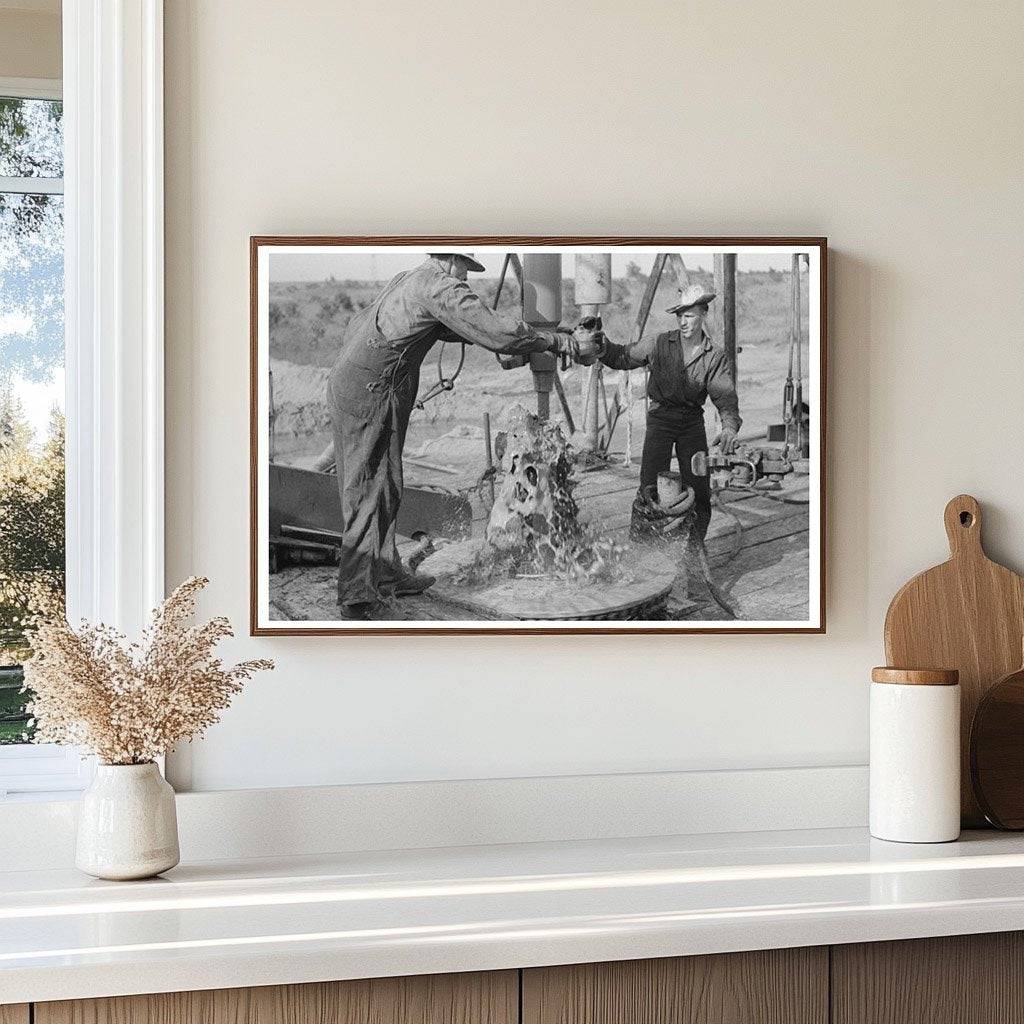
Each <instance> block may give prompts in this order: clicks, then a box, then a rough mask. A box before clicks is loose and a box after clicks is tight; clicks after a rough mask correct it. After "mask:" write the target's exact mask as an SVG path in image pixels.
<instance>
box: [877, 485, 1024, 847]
mask: <svg viewBox="0 0 1024 1024" xmlns="http://www.w3.org/2000/svg"><path fill="white" fill-rule="evenodd" d="M981 520H982V514H981V507H980V506H979V505H978V502H977V501H976V500H975V499H974V498H972V497H971V496H970V495H969V494H961V495H958V496H957V497H955V498H953V500H952V501H950V502H949V504H948V505H947V506H946V512H945V522H946V536H948V537H949V555H950V557H949V561H948V562H943V563H942V565H937V566H935V567H934V568H932V569H928V570H926V571H925V572H923V573H921V574H920V575H918V576H915V577H914V578H913V579H912V580H911V581H910V582H909V583H907V584H905V585H904V586H903V588H902V589H901V590H900V591H899V592H898V593H897V594H896V596H895V597H894V598H893V599H892V603H891V604H890V605H889V611H888V612H887V613H886V616H885V657H886V661H887V663H888V664H889V665H892V666H894V667H896V668H955V669H959V671H960V688H961V693H962V701H963V703H962V711H961V715H962V717H961V725H960V813H961V817H962V819H963V824H964V827H973V828H977V827H983V826H984V825H985V818H984V815H983V814H982V813H981V808H980V807H979V806H978V803H977V801H976V800H975V798H974V794H973V792H972V789H971V771H970V734H971V722H972V721H973V719H974V712H975V710H976V708H977V706H978V702H979V701H980V700H981V698H982V697H983V696H984V694H985V692H986V691H987V690H988V688H989V687H990V686H992V684H994V683H996V682H998V681H999V680H1000V679H1002V678H1003V677H1004V676H1006V675H1009V674H1010V673H1011V672H1013V671H1014V670H1015V669H1017V668H1019V667H1020V651H1021V637H1022V636H1024V579H1022V578H1021V577H1020V576H1018V575H1017V574H1016V573H1015V572H1011V571H1010V570H1009V569H1007V568H1005V567H1004V566H1002V565H998V564H997V563H996V562H993V561H992V560H991V559H990V558H989V557H988V556H987V555H986V554H985V552H984V550H983V549H982V546H981Z"/></svg>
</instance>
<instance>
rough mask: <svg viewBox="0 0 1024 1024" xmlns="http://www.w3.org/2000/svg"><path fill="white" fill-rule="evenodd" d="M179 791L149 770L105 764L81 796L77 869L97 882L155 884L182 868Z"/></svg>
mask: <svg viewBox="0 0 1024 1024" xmlns="http://www.w3.org/2000/svg"><path fill="white" fill-rule="evenodd" d="M178 857H179V854H178V819H177V814H176V812H175V806H174V790H173V789H172V788H171V786H170V784H169V783H168V782H167V781H166V780H165V779H164V777H163V776H162V775H161V774H160V769H159V768H158V767H157V766H156V765H155V764H153V763H152V762H149V763H148V764H124V765H122V764H100V765H97V766H96V774H95V776H94V777H93V781H92V785H91V786H89V788H88V789H87V790H86V791H85V792H84V793H83V794H82V800H81V806H80V808H79V816H78V846H77V849H76V851H75V864H76V866H77V867H78V868H79V870H81V871H84V872H85V873H86V874H89V875H94V876H95V877H96V878H109V879H114V880H117V881H124V880H127V879H131V878H150V877H152V876H153V875H158V874H160V872H161V871H167V870H169V869H170V868H173V867H174V865H175V864H177V863H178Z"/></svg>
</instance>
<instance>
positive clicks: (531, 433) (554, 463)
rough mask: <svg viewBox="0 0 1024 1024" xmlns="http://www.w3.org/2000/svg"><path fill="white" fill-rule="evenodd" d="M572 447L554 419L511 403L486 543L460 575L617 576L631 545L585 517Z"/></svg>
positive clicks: (478, 578)
mask: <svg viewBox="0 0 1024 1024" xmlns="http://www.w3.org/2000/svg"><path fill="white" fill-rule="evenodd" d="M573 463H574V453H573V449H572V446H571V445H570V444H569V443H568V441H566V439H565V438H564V437H563V435H562V431H561V429H560V428H559V427H558V426H557V425H556V424H552V423H543V422H541V421H540V420H539V419H538V418H537V417H536V416H534V415H532V414H531V413H529V412H527V410H526V409H524V408H523V407H522V406H521V405H517V406H514V407H513V408H512V409H511V410H509V414H508V429H507V432H506V434H505V441H504V452H503V453H502V454H501V465H502V469H503V470H504V473H505V477H504V480H503V482H502V485H501V489H500V491H499V492H498V493H497V494H496V495H495V499H494V505H493V507H492V508H491V514H490V518H489V520H488V523H487V529H486V531H485V535H484V536H485V542H484V543H483V544H481V545H479V546H478V547H477V549H476V551H475V557H474V558H473V559H472V561H471V562H469V563H468V564H466V565H465V566H463V567H462V568H461V569H460V570H459V571H458V572H456V573H455V575H454V577H453V578H455V579H457V580H458V581H459V582H463V583H469V584H474V583H483V582H486V581H489V580H493V579H494V578H496V577H502V576H511V577H519V578H540V577H543V578H549V579H558V580H563V581H567V582H575V583H587V582H592V581H600V582H605V583H609V582H614V581H615V580H616V579H618V578H619V576H620V564H621V561H622V556H623V554H624V552H625V550H626V549H625V548H624V547H623V546H622V545H619V544H616V543H615V542H614V541H611V540H609V539H607V538H605V537H601V536H600V535H599V534H598V533H597V532H596V531H595V530H594V529H593V528H592V527H591V526H589V525H588V524H586V523H584V522H581V521H580V517H579V513H580V508H579V505H578V503H577V502H576V499H575V498H574V497H573V489H574V488H575V486H576V482H577V481H576V478H575V474H574V471H573Z"/></svg>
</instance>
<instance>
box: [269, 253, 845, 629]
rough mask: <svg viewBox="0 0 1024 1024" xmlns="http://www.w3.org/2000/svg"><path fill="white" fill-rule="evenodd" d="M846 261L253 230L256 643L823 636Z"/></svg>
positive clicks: (815, 255)
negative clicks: (452, 637)
mask: <svg viewBox="0 0 1024 1024" xmlns="http://www.w3.org/2000/svg"><path fill="white" fill-rule="evenodd" d="M826 255H827V246H826V241H825V239H823V238H538V237H515V238H494V237H469V238H462V237H459V238H452V237H439V238H411V237H410V238H402V237H386V238H333V237H325V238H304V237H303V238H299V237H296V238H290V237H254V238H252V239H251V245H250V261H251V267H250V273H251V281H250V290H251V350H252V351H251V367H252V369H251V374H252V376H251V417H252V437H251V454H250V460H251V467H250V468H251V514H250V518H251V524H250V525H251V629H252V633H253V634H254V635H294V634H319V635H341V634H346V633H391V634H395V633H403V634H410V633H707V632H716V633H723V632H730V633H823V632H824V631H825V547H824V540H825V471H824V467H825V347H826V346H825V324H826V315H825V296H826V286H825V277H826Z"/></svg>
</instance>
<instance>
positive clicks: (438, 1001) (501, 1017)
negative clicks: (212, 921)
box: [0, 971, 519, 1024]
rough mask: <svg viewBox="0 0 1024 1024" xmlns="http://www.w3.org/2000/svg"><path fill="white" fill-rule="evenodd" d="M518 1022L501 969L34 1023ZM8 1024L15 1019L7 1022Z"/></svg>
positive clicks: (74, 1006)
mask: <svg viewBox="0 0 1024 1024" xmlns="http://www.w3.org/2000/svg"><path fill="white" fill-rule="evenodd" d="M518 1018H519V985H518V972H517V971H493V972H489V973H486V974H484V973H479V974H439V975H427V976H424V977H414V978H377V979H373V980H370V981H340V982H329V983H324V984H316V985H274V986H270V987H267V988H238V989H221V990H215V991H211V992H173V993H168V994H164V995H152V996H122V997H118V998H115V999H83V1000H76V1001H68V1002H56V1003H37V1004H36V1007H35V1020H34V1024H516V1022H517V1020H518ZM0 1024H7V1021H5V1020H3V1018H2V1017H0ZM12 1024H14V1022H12ZM16 1024H23V1022H21V1021H17V1022H16Z"/></svg>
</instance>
